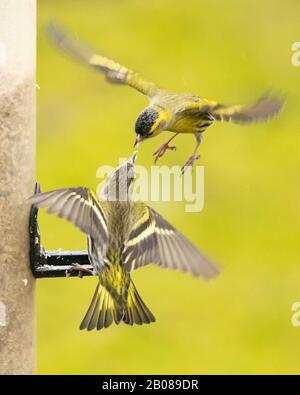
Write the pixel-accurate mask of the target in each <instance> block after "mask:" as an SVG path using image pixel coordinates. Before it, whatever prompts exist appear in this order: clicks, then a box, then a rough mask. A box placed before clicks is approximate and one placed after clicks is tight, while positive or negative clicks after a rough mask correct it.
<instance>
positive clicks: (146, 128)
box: [135, 107, 158, 137]
mask: <svg viewBox="0 0 300 395" xmlns="http://www.w3.org/2000/svg"><path fill="white" fill-rule="evenodd" d="M157 118H158V112H157V111H156V110H154V109H153V108H151V107H149V108H146V110H144V111H143V112H142V113H141V114H140V115H139V117H138V119H137V120H136V123H135V133H136V134H139V135H141V136H145V137H147V135H149V133H150V130H151V128H152V126H153V124H154V123H155V121H156V120H157Z"/></svg>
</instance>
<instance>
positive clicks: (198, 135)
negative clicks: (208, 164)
mask: <svg viewBox="0 0 300 395" xmlns="http://www.w3.org/2000/svg"><path fill="white" fill-rule="evenodd" d="M195 137H196V147H195V149H194V151H193V154H192V155H191V156H190V157H189V159H188V160H187V161H186V162H185V164H184V165H183V166H182V168H181V174H183V173H184V172H185V171H186V169H187V168H188V167H190V166H193V164H194V162H195V161H196V160H198V159H199V158H200V155H198V154H197V151H198V149H199V146H200V144H201V141H202V137H203V136H202V133H195Z"/></svg>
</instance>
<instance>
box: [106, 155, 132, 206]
mask: <svg viewBox="0 0 300 395" xmlns="http://www.w3.org/2000/svg"><path fill="white" fill-rule="evenodd" d="M136 158H137V152H136V151H135V152H134V154H133V155H132V156H131V157H130V158H128V159H127V160H126V161H125V162H123V163H122V164H121V165H120V166H118V167H116V168H115V169H114V170H113V171H112V172H111V173H110V175H109V176H108V177H107V179H106V181H105V184H104V186H103V188H102V190H101V192H100V199H101V200H108V201H115V200H120V201H124V200H131V198H132V190H133V186H134V182H133V181H134V178H135V161H136Z"/></svg>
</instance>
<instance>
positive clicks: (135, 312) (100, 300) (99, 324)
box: [80, 281, 155, 331]
mask: <svg viewBox="0 0 300 395" xmlns="http://www.w3.org/2000/svg"><path fill="white" fill-rule="evenodd" d="M122 320H123V321H124V322H125V324H128V325H133V324H138V325H142V324H150V322H154V321H155V317H154V315H153V314H152V313H151V311H150V310H149V309H148V307H147V306H146V305H145V303H144V302H143V301H142V299H141V297H140V295H139V294H138V292H137V290H136V288H135V286H134V284H133V282H132V281H131V282H130V285H129V289H128V299H127V306H126V307H120V306H119V305H118V304H117V303H116V302H115V301H114V299H113V297H112V296H111V294H110V293H109V292H108V291H107V290H106V288H105V287H103V286H102V285H101V284H100V283H98V285H97V287H96V290H95V293H94V296H93V299H92V301H91V303H90V306H89V308H88V310H87V312H86V314H85V316H84V318H83V320H82V322H81V324H80V329H87V330H88V331H91V330H92V329H97V330H100V329H103V328H107V327H109V326H110V325H111V324H112V323H113V322H115V323H116V324H117V325H118V324H119V323H120V321H122Z"/></svg>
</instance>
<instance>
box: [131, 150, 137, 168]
mask: <svg viewBox="0 0 300 395" xmlns="http://www.w3.org/2000/svg"><path fill="white" fill-rule="evenodd" d="M137 154H138V153H137V151H134V153H133V155H132V156H131V157H130V158H129V163H132V164H133V165H134V163H135V161H136V158H137Z"/></svg>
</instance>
